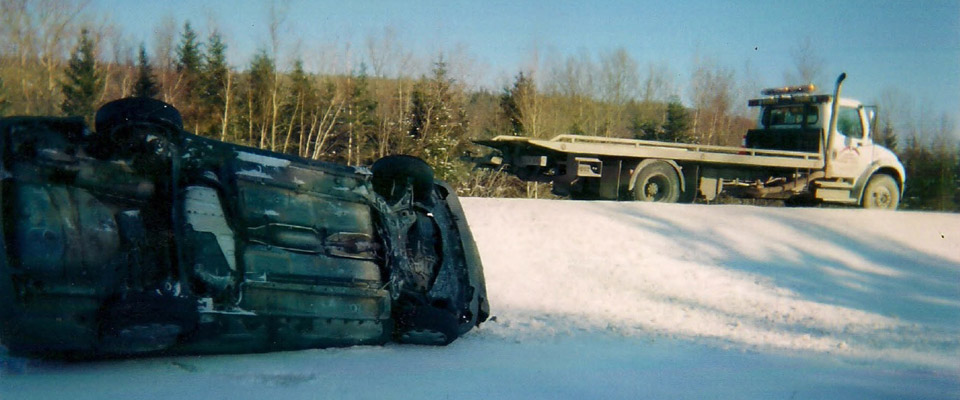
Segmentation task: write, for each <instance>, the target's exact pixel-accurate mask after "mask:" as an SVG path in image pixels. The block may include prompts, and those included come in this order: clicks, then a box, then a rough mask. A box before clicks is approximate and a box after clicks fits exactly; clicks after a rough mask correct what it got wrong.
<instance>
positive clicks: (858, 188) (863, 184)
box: [850, 161, 904, 205]
mask: <svg viewBox="0 0 960 400" xmlns="http://www.w3.org/2000/svg"><path fill="white" fill-rule="evenodd" d="M878 172H879V173H884V174H887V175H890V176H892V177H893V179H894V180H896V181H897V187H899V188H900V198H903V189H904V186H903V176H902V175H901V173H900V171H899V170H897V169H896V168H894V167H893V166H890V165H886V164H881V163H879V162H876V161H875V162H873V163H872V164H870V166H869V167H867V168H866V169H865V170H864V172H863V174H860V176H859V177H858V178H857V181H856V183H854V184H853V191H852V193H850V194H851V195H855V196H856V197H854V198H855V199H857V204H858V205H859V204H860V203H862V202H863V191H864V190H866V188H867V182H870V177H872V176H873V175H874V174H876V173H878Z"/></svg>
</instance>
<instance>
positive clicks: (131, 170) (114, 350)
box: [0, 98, 489, 357]
mask: <svg viewBox="0 0 960 400" xmlns="http://www.w3.org/2000/svg"><path fill="white" fill-rule="evenodd" d="M0 158H2V159H0V165H2V171H0V174H2V181H0V184H2V190H0V204H2V212H0V220H2V224H0V229H2V236H3V240H2V241H0V324H2V326H0V344H2V345H4V346H6V347H7V348H8V349H9V350H10V351H11V352H12V353H15V354H23V355H33V356H58V357H111V356H125V355H135V354H183V353H190V354H201V353H240V352H263V351H275V350H291V349H303V348H314V347H330V346H349V345H356V344H380V343H385V342H388V341H391V340H396V341H399V342H403V343H417V344H437V345H443V344H447V343H450V342H451V341H453V340H454V339H456V338H457V337H459V336H460V335H462V334H464V333H466V332H467V331H469V330H470V329H472V328H473V327H475V326H477V325H479V324H480V323H481V322H483V321H484V320H485V319H486V318H487V316H488V315H489V308H488V307H489V306H488V304H487V299H486V289H485V286H484V279H483V269H482V266H481V264H480V258H479V255H478V253H477V249H476V246H475V244H474V241H473V238H472V236H471V233H470V230H469V227H468V226H467V223H466V220H465V218H464V214H463V210H462V209H461V207H460V203H459V201H458V200H457V197H456V195H455V194H454V192H453V191H452V190H451V189H450V187H449V186H447V185H446V184H444V183H442V182H439V181H434V179H433V172H432V170H431V169H430V167H429V166H427V165H426V164H425V163H424V162H423V161H421V160H419V159H417V158H414V157H407V156H393V157H387V158H383V159H381V160H379V161H377V162H376V163H375V164H374V165H373V166H372V167H371V168H370V169H367V168H355V167H348V166H342V165H335V164H329V163H323V162H317V161H312V160H305V159H301V158H297V157H291V156H287V155H282V154H276V153H271V152H267V151H262V150H258V149H253V148H248V147H244V146H239V145H234V144H228V143H224V142H220V141H216V140H211V139H207V138H203V137H200V136H196V135H193V134H190V133H187V132H185V131H184V130H183V125H182V120H181V117H180V114H179V113H178V112H177V111H176V110H175V109H174V108H173V107H172V106H170V105H168V104H166V103H163V102H160V101H156V100H151V99H144V98H132V99H123V100H118V101H115V102H112V103H108V104H107V105H105V106H103V107H102V108H101V109H100V110H99V111H98V112H97V115H96V132H91V131H89V130H88V128H87V127H86V126H85V125H84V123H83V121H82V119H79V118H51V117H14V118H5V119H0Z"/></svg>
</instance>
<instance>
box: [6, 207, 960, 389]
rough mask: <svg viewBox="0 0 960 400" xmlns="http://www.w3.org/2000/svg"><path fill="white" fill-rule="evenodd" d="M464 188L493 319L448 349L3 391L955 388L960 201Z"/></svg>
mask: <svg viewBox="0 0 960 400" xmlns="http://www.w3.org/2000/svg"><path fill="white" fill-rule="evenodd" d="M462 200H463V203H464V208H465V210H466V212H467V218H468V220H469V222H470V226H471V227H472V229H473V233H474V236H475V237H476V240H477V244H478V246H479V247H480V252H481V255H482V258H483V262H484V268H485V273H486V278H487V289H488V294H489V297H490V304H491V308H492V312H493V315H494V316H495V317H496V320H495V321H489V322H487V323H486V324H484V325H483V326H482V327H481V328H480V329H477V330H474V331H473V332H471V333H469V334H468V335H467V336H465V337H463V338H461V339H459V340H457V341H456V342H454V343H453V344H451V345H450V346H448V347H442V348H436V347H420V346H402V345H388V346H384V347H355V348H349V349H326V350H308V351H299V352H287V353H271V354H256V355H236V356H216V357H210V356H206V357H176V358H151V359H135V360H121V361H105V362H95V363H60V362H41V361H34V360H22V359H11V358H3V357H0V399H3V400H6V399H30V398H36V399H45V398H70V399H86V398H120V397H123V398H165V399H171V398H173V399H183V398H204V399H247V398H249V399H254V398H256V399H262V398H273V397H274V396H277V398H284V399H314V398H371V399H372V398H439V399H446V398H498V399H499V398H548V399H554V398H577V399H579V398H670V399H684V398H689V399H702V398H738V399H742V398H757V399H777V398H782V399H794V398H795V399H809V398H824V399H835V398H863V399H877V398H897V399H901V398H945V399H956V398H960V215H956V214H935V213H915V212H894V213H890V212H874V211H868V210H858V209H787V208H762V207H753V206H719V205H712V206H708V205H679V204H648V203H608V202H577V201H543V200H541V201H538V200H500V199H462Z"/></svg>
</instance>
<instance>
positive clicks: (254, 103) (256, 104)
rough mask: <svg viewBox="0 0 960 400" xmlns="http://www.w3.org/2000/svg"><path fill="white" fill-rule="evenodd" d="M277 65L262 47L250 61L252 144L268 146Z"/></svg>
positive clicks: (261, 146) (248, 90)
mask: <svg viewBox="0 0 960 400" xmlns="http://www.w3.org/2000/svg"><path fill="white" fill-rule="evenodd" d="M275 69H276V67H275V65H274V63H273V59H272V58H270V56H269V55H268V54H267V52H266V50H263V49H261V50H260V51H258V52H257V53H256V54H255V55H254V56H253V60H252V61H251V62H250V69H249V72H248V73H247V85H248V87H247V97H246V99H245V100H246V102H247V105H246V107H247V114H248V123H249V125H248V129H249V134H250V136H251V137H250V140H251V145H253V146H257V147H259V148H262V149H263V148H267V145H268V142H267V140H268V139H269V133H270V132H269V129H270V126H269V125H270V120H271V118H272V115H271V113H272V111H273V110H272V109H271V105H270V93H272V91H273V87H274V85H276V79H275V77H276V74H275Z"/></svg>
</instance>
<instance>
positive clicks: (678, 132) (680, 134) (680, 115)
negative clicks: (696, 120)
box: [662, 99, 693, 143]
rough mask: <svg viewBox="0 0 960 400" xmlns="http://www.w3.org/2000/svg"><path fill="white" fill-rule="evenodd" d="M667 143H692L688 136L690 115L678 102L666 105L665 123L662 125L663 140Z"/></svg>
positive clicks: (672, 101)
mask: <svg viewBox="0 0 960 400" xmlns="http://www.w3.org/2000/svg"><path fill="white" fill-rule="evenodd" d="M662 140H665V141H669V142H677V143H692V142H693V137H691V135H690V113H688V112H687V109H686V108H684V107H683V104H681V103H680V101H679V100H677V99H674V100H671V101H670V103H668V104H667V121H666V122H664V124H663V139H662Z"/></svg>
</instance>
